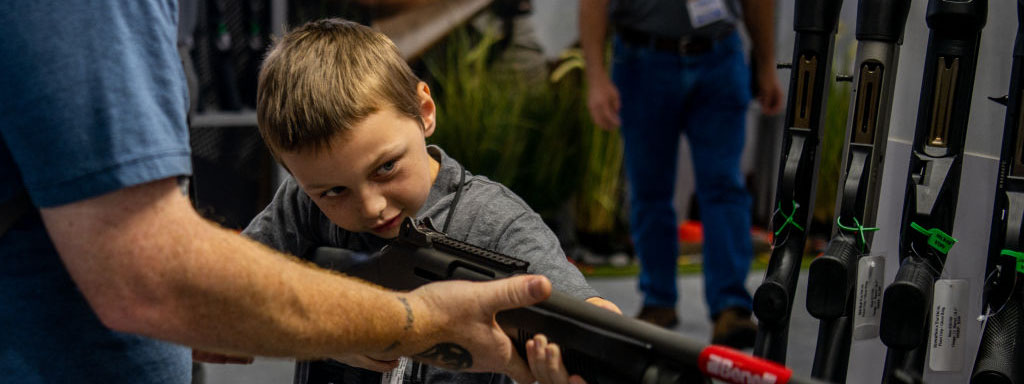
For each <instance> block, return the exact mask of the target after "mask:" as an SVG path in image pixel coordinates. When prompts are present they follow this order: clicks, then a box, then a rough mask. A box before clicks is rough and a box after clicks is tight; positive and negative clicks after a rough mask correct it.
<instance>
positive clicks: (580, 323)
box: [297, 219, 816, 384]
mask: <svg viewBox="0 0 1024 384" xmlns="http://www.w3.org/2000/svg"><path fill="white" fill-rule="evenodd" d="M344 253H345V251H342V250H338V249H335V248H318V249H317V250H316V252H315V255H314V256H313V260H314V262H316V263H317V264H318V265H320V266H322V267H325V268H331V269H337V270H341V271H342V272H343V273H345V274H347V275H350V276H353V277H357V278H361V279H364V280H367V281H370V282H373V283H376V284H379V285H382V286H384V287H387V288H391V289H395V290H411V289H415V288H416V287H419V286H421V285H424V284H427V283H430V282H434V281H440V280H471V281H487V280H493V279H499V278H504V277H509V276H513V275H516V274H522V273H526V268H527V266H528V265H529V264H528V263H527V262H525V261H522V260H519V259H516V258H513V257H510V256H506V255H502V254H499V253H495V252H492V251H489V250H486V249H483V248H479V247H476V246H473V245H470V244H467V243H463V242H460V241H457V240H454V239H451V238H449V237H447V236H445V235H444V234H442V233H440V232H437V231H435V230H434V229H433V228H432V226H431V225H430V223H429V221H425V222H420V223H415V222H413V221H412V220H410V219H406V221H405V222H403V223H402V229H401V231H400V234H399V236H398V239H396V240H395V241H394V242H392V244H390V245H388V246H387V247H385V248H384V249H383V250H382V251H381V252H380V253H379V254H378V255H375V256H372V257H368V258H365V260H363V261H362V262H358V263H351V262H348V261H346V260H345V259H347V257H346V256H343V255H344ZM497 321H498V324H499V325H501V327H502V329H503V330H504V331H505V333H506V334H507V335H508V336H509V338H511V339H512V341H513V343H514V344H515V345H516V348H517V349H518V352H519V354H520V355H521V356H525V344H526V341H527V340H529V339H530V338H532V337H533V336H534V335H536V334H538V333H542V334H544V335H546V336H547V337H548V338H549V339H550V340H551V341H552V342H554V343H557V344H558V345H559V347H560V348H561V349H562V356H563V361H564V363H565V365H566V369H567V370H568V371H569V372H573V373H575V374H579V375H580V376H582V377H583V378H584V379H585V380H586V381H587V382H588V383H591V384H602V383H692V382H701V383H703V382H706V381H707V377H713V378H717V379H719V380H723V381H726V382H731V383H744V384H746V383H766V384H767V383H779V384H781V383H787V382H788V383H816V381H813V380H809V379H803V378H799V377H793V376H792V372H791V371H790V370H789V369H788V368H786V367H784V366H781V365H778V364H775V363H773V362H770V361H766V360H763V359H759V358H756V357H753V356H749V355H746V354H743V353H741V352H738V351H735V350H732V349H729V348H726V347H722V346H714V345H711V346H709V345H707V344H705V343H701V342H698V341H694V340H691V339H689V338H686V337H684V336H682V335H680V334H677V333H674V332H672V331H669V330H666V329H664V328H661V327H657V326H654V325H651V324H648V323H645V322H642V321H639V320H636V319H631V318H627V317H624V316H621V315H617V314H614V313H612V312H610V311H608V310H605V309H602V308H598V307H597V306H594V305H591V304H588V303H586V302H584V301H583V300H579V299H576V298H573V297H570V296H568V295H565V294H563V293H561V292H558V291H555V292H552V294H551V297H550V298H548V299H547V300H545V301H543V302H541V303H538V304H536V305H534V306H530V307H525V308H517V309H512V310H507V311H502V312H499V313H498V315H497ZM326 364H328V363H319V364H308V363H300V364H299V368H298V369H299V370H302V371H303V372H297V373H298V374H297V377H298V376H299V375H300V374H301V375H302V376H304V377H305V378H312V377H318V378H322V377H326V376H328V375H326V374H324V373H323V372H319V373H318V372H313V371H314V370H316V369H318V368H317V367H324V366H325V365H326ZM323 369H329V367H325V368H323ZM297 382H298V383H301V384H320V383H327V381H313V380H307V381H297Z"/></svg>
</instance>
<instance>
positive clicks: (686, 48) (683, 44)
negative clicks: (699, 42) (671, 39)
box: [676, 36, 693, 55]
mask: <svg viewBox="0 0 1024 384" xmlns="http://www.w3.org/2000/svg"><path fill="white" fill-rule="evenodd" d="M691 42H693V37H691V36H683V37H680V38H679V43H678V45H677V46H676V51H677V52H679V54H680V55H686V54H689V53H691V52H690V51H691V50H692V48H691V47H690V43H691Z"/></svg>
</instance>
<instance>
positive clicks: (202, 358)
mask: <svg viewBox="0 0 1024 384" xmlns="http://www.w3.org/2000/svg"><path fill="white" fill-rule="evenodd" d="M192 361H195V362H200V363H211V364H252V361H253V358H252V356H232V355H227V354H223V353H218V352H207V351H200V350H198V349H193V350H192Z"/></svg>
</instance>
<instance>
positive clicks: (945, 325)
mask: <svg viewBox="0 0 1024 384" xmlns="http://www.w3.org/2000/svg"><path fill="white" fill-rule="evenodd" d="M968 289H969V284H968V282H967V280H946V279H943V280H938V281H936V282H935V291H934V292H935V293H934V296H933V297H934V298H933V299H932V329H931V334H930V335H929V336H930V337H929V338H928V345H929V347H930V348H931V351H930V353H929V354H928V356H929V360H928V367H929V368H931V369H932V370H933V371H936V372H959V371H960V370H962V369H963V367H964V341H965V340H964V336H966V335H965V331H966V330H967V329H966V327H967V323H966V322H965V321H964V320H965V319H966V317H965V316H966V314H967V305H968V300H967V299H968V292H969V291H968Z"/></svg>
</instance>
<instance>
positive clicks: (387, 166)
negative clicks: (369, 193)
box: [374, 160, 395, 176]
mask: <svg viewBox="0 0 1024 384" xmlns="http://www.w3.org/2000/svg"><path fill="white" fill-rule="evenodd" d="M394 170H395V160H391V161H389V162H386V163H384V164H381V166H380V167H377V170H376V171H375V172H374V175H376V176H385V175H387V174H389V173H391V171H394Z"/></svg>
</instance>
